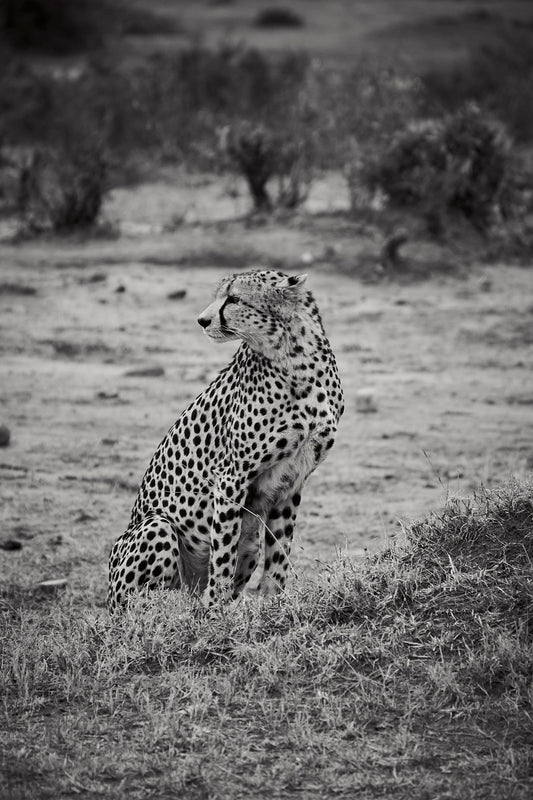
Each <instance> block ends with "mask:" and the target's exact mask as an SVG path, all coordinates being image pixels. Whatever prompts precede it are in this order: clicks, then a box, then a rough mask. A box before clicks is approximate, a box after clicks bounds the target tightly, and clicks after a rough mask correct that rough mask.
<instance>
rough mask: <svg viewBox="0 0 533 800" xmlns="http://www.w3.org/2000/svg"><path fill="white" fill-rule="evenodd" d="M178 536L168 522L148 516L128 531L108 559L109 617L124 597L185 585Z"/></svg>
mask: <svg viewBox="0 0 533 800" xmlns="http://www.w3.org/2000/svg"><path fill="white" fill-rule="evenodd" d="M186 572H187V570H186V568H185V565H184V562H183V558H182V555H181V545H180V541H179V537H178V533H177V531H176V529H175V527H174V525H173V524H172V523H171V522H170V520H168V519H166V518H165V517H163V516H159V515H155V514H152V515H149V516H148V517H145V518H144V519H143V520H142V521H141V522H139V523H138V524H137V525H135V526H133V527H131V528H128V530H127V531H126V532H125V533H124V534H123V535H122V536H120V537H119V538H118V539H117V541H116V542H115V544H114V546H113V548H112V550H111V554H110V556H109V589H108V594H107V603H108V608H109V611H110V613H111V614H113V613H115V612H116V611H117V610H119V608H120V607H122V606H124V605H125V604H126V602H127V599H128V595H130V594H132V593H134V592H141V591H146V590H147V589H154V588H165V589H177V588H179V587H180V586H181V585H182V584H183V583H186V582H187V583H188V581H187V580H186V577H190V576H186V575H185V573H186Z"/></svg>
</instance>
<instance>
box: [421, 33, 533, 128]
mask: <svg viewBox="0 0 533 800" xmlns="http://www.w3.org/2000/svg"><path fill="white" fill-rule="evenodd" d="M532 82H533V38H532V36H531V34H528V33H525V32H521V31H518V30H516V29H515V30H513V29H504V33H502V35H501V38H500V40H499V41H498V42H496V43H494V44H492V45H488V44H484V45H483V46H482V47H478V48H477V49H474V50H473V51H472V53H471V54H470V55H469V57H468V58H467V59H466V60H465V61H462V62H460V63H457V64H454V65H452V66H450V67H443V66H440V67H435V68H433V69H432V70H429V71H428V72H427V73H426V74H425V75H424V76H423V79H422V83H423V88H424V92H425V105H426V108H427V110H428V112H429V113H435V112H437V113H442V110H443V109H444V110H447V111H452V112H453V111H456V110H458V109H459V108H461V107H462V106H464V105H465V103H467V102H476V103H478V104H479V105H481V106H483V108H486V109H487V110H488V111H490V112H492V113H493V114H494V115H495V116H496V117H498V118H499V119H504V120H505V121H506V125H507V126H508V128H509V131H510V132H511V134H512V135H513V137H514V138H515V139H516V141H518V142H528V141H531V140H532V139H533V102H532V91H531V86H532Z"/></svg>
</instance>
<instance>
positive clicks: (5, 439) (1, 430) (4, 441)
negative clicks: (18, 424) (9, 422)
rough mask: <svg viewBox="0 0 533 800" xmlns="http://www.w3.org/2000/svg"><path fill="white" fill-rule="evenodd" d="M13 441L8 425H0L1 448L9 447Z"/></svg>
mask: <svg viewBox="0 0 533 800" xmlns="http://www.w3.org/2000/svg"><path fill="white" fill-rule="evenodd" d="M10 439H11V431H10V430H9V428H8V427H7V426H6V425H0V447H7V446H8V444H9V442H10Z"/></svg>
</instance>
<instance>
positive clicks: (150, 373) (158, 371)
mask: <svg viewBox="0 0 533 800" xmlns="http://www.w3.org/2000/svg"><path fill="white" fill-rule="evenodd" d="M164 374H165V370H164V369H163V367H156V366H154V367H141V368H140V369H130V370H128V371H127V372H125V373H124V376H125V377H126V378H160V377H161V376H162V375H164Z"/></svg>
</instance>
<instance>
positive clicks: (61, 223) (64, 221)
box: [18, 147, 105, 232]
mask: <svg viewBox="0 0 533 800" xmlns="http://www.w3.org/2000/svg"><path fill="white" fill-rule="evenodd" d="M104 191H105V164H104V160H103V158H102V155H101V153H99V152H98V150H97V149H89V148H83V147H80V148H79V149H77V150H75V151H71V152H68V151H67V152H65V151H60V150H45V149H41V150H36V151H35V152H34V153H32V154H31V156H30V157H29V158H28V161H27V163H26V164H25V165H24V166H23V167H22V169H21V172H20V181H19V202H18V206H19V212H20V215H21V218H22V221H23V229H24V230H25V231H27V232H37V231H42V230H47V229H52V230H53V231H56V232H64V231H70V230H73V229H79V228H86V227H89V226H91V225H93V224H94V223H95V222H96V220H97V218H98V215H99V213H100V209H101V206H102V200H103V196H104Z"/></svg>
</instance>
